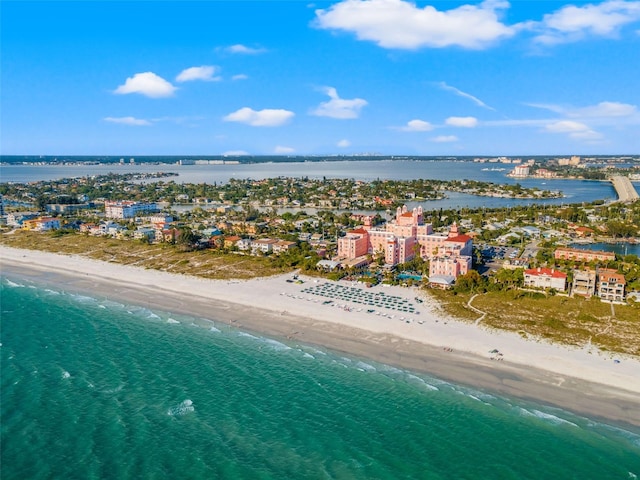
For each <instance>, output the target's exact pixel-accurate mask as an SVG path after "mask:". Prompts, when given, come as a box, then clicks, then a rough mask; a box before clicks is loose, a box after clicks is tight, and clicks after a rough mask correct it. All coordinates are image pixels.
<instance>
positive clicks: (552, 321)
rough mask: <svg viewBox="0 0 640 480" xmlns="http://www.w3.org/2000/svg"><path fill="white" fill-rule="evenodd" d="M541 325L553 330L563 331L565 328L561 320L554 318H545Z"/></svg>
mask: <svg viewBox="0 0 640 480" xmlns="http://www.w3.org/2000/svg"><path fill="white" fill-rule="evenodd" d="M543 323H544V325H546V326H547V327H550V328H552V329H554V330H565V329H566V328H567V326H566V325H565V323H564V322H563V321H562V320H560V319H558V318H555V317H549V318H546V319H545V320H544V322H543Z"/></svg>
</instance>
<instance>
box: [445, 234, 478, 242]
mask: <svg viewBox="0 0 640 480" xmlns="http://www.w3.org/2000/svg"><path fill="white" fill-rule="evenodd" d="M469 240H473V239H472V238H471V237H470V236H469V235H456V236H455V237H451V238H447V239H446V240H445V241H447V242H457V243H467V242H468V241H469Z"/></svg>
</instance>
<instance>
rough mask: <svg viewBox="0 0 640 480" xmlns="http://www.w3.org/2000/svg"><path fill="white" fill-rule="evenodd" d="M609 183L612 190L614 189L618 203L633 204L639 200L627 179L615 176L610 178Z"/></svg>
mask: <svg viewBox="0 0 640 480" xmlns="http://www.w3.org/2000/svg"><path fill="white" fill-rule="evenodd" d="M611 183H613V188H615V189H616V193H617V194H618V201H619V202H634V201H636V200H638V198H640V196H638V192H637V191H636V188H635V187H634V186H633V183H631V180H629V177H623V176H621V175H616V176H615V177H611Z"/></svg>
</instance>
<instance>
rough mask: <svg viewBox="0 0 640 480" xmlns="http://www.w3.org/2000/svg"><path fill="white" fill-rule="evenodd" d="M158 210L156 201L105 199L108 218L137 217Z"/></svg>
mask: <svg viewBox="0 0 640 480" xmlns="http://www.w3.org/2000/svg"><path fill="white" fill-rule="evenodd" d="M157 211H158V206H157V205H156V204H155V203H147V202H132V201H128V200H119V201H115V200H114V201H112V200H105V202H104V213H105V216H106V217H107V218H119V219H125V218H135V217H136V216H137V215H139V214H142V213H153V212H157Z"/></svg>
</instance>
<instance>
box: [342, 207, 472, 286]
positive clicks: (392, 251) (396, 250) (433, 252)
mask: <svg viewBox="0 0 640 480" xmlns="http://www.w3.org/2000/svg"><path fill="white" fill-rule="evenodd" d="M472 252H473V239H472V238H471V237H470V236H468V235H464V234H461V233H460V232H459V230H458V226H457V225H456V224H455V223H454V224H453V225H452V226H451V228H450V230H449V232H448V233H446V234H440V233H434V232H433V228H432V225H431V224H428V223H425V222H424V214H423V211H422V207H416V208H414V209H413V210H411V211H409V210H408V209H407V207H406V205H405V206H404V207H402V208H400V207H398V209H397V210H396V216H395V219H394V220H393V221H391V222H388V223H386V224H385V225H384V226H382V227H374V226H373V225H372V218H371V217H365V218H364V219H363V225H362V226H361V227H359V228H357V229H354V230H350V231H348V232H347V234H346V235H345V236H344V237H342V238H340V239H338V255H337V259H338V260H354V259H356V258H360V257H362V256H364V255H367V254H372V255H382V256H383V257H384V261H385V263H386V264H387V265H389V266H394V265H397V264H399V263H405V262H408V261H410V260H411V259H413V258H414V257H415V256H416V255H420V257H421V258H423V259H426V260H430V261H431V264H430V270H429V276H430V277H432V276H447V277H453V279H454V280H455V279H456V278H457V277H458V276H459V275H464V274H465V273H467V272H468V271H469V270H470V269H471V263H472V261H471V254H472Z"/></svg>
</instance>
